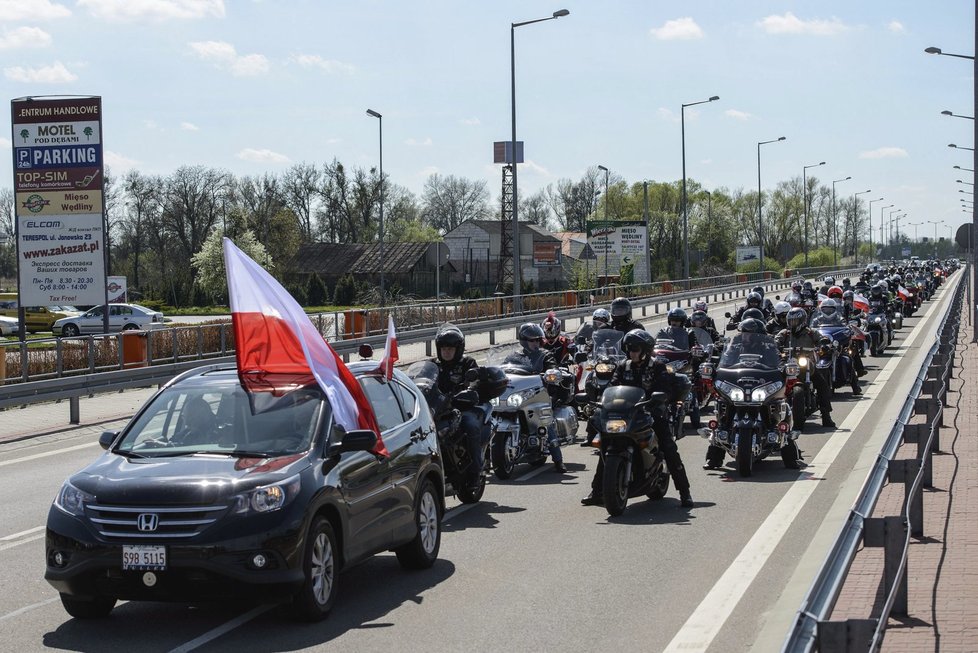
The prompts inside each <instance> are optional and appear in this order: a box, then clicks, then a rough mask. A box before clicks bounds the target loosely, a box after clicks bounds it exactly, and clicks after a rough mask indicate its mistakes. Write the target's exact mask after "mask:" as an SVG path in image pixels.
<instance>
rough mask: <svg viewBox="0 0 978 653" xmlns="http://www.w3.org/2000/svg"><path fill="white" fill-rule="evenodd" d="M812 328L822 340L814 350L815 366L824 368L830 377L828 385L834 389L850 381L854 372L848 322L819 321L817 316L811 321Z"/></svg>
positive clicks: (851, 340) (851, 341) (850, 333)
mask: <svg viewBox="0 0 978 653" xmlns="http://www.w3.org/2000/svg"><path fill="white" fill-rule="evenodd" d="M812 328H814V329H815V330H816V331H817V332H818V333H819V334H820V335H821V336H822V339H823V340H822V342H821V343H819V346H818V348H817V350H816V359H815V366H816V368H818V369H825V370H826V374H827V375H828V378H829V379H831V383H830V385H829V387H831V388H832V390H833V391H834V390H835V389H836V388H841V387H842V386H844V385H849V384H851V382H852V378H851V375H852V374H853V373H854V371H853V368H852V356H853V355H854V354H853V353H852V352H851V351H850V349H851V348H852V347H853V344H852V343H853V337H852V328H851V327H850V326H849V325H848V324H843V323H842V321H841V320H838V321H830V322H826V321H819V320H818V318H816V320H815V321H814V322H813V324H812Z"/></svg>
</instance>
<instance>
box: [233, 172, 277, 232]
mask: <svg viewBox="0 0 978 653" xmlns="http://www.w3.org/2000/svg"><path fill="white" fill-rule="evenodd" d="M238 197H239V198H240V200H241V202H242V204H243V205H244V208H245V209H246V215H247V220H248V228H249V229H251V230H252V231H253V232H254V233H255V235H257V236H258V238H259V240H260V241H261V242H262V243H264V244H266V245H267V243H268V239H269V236H270V235H271V234H270V228H271V225H272V218H274V217H275V215H277V214H278V212H279V211H281V210H282V209H283V208H284V207H285V202H284V198H283V196H282V195H281V194H280V191H279V182H278V179H277V178H276V177H275V176H274V175H270V174H268V173H265V174H263V175H262V176H261V177H242V178H241V181H240V182H239V184H238Z"/></svg>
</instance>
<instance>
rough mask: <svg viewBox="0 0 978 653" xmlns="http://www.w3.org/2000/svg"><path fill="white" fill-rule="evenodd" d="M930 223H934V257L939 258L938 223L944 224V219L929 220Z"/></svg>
mask: <svg viewBox="0 0 978 653" xmlns="http://www.w3.org/2000/svg"><path fill="white" fill-rule="evenodd" d="M927 223H928V224H932V225H934V258H937V225H939V224H944V221H943V220H928V221H927Z"/></svg>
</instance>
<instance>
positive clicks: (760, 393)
mask: <svg viewBox="0 0 978 653" xmlns="http://www.w3.org/2000/svg"><path fill="white" fill-rule="evenodd" d="M782 385H783V384H782V383H781V381H775V382H774V383H768V384H767V385H762V386H761V387H760V388H754V391H753V392H752V393H751V394H750V399H751V401H766V400H767V398H768V397H770V396H771V395H773V394H774V393H775V392H777V391H778V390H780V389H781V386H782Z"/></svg>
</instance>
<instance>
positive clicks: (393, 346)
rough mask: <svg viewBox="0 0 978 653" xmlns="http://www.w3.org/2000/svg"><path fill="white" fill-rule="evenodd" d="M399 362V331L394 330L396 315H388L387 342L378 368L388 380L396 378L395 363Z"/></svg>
mask: <svg viewBox="0 0 978 653" xmlns="http://www.w3.org/2000/svg"><path fill="white" fill-rule="evenodd" d="M396 362H397V331H395V330H394V316H393V315H388V316H387V342H386V343H385V344H384V357H383V358H382V359H381V360H380V367H378V368H377V371H378V372H381V373H382V374H383V375H384V376H385V377H387V380H388V381H390V380H391V379H392V378H394V363H396Z"/></svg>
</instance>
